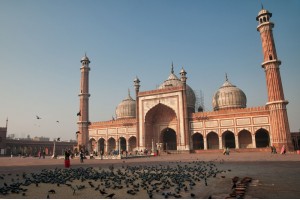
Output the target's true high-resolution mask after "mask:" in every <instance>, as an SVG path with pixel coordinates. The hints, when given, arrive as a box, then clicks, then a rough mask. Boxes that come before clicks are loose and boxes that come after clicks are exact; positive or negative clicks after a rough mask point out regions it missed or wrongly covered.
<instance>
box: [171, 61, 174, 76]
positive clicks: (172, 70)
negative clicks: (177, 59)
mask: <svg viewBox="0 0 300 200" xmlns="http://www.w3.org/2000/svg"><path fill="white" fill-rule="evenodd" d="M171 74H174V66H173V61H172V65H171Z"/></svg>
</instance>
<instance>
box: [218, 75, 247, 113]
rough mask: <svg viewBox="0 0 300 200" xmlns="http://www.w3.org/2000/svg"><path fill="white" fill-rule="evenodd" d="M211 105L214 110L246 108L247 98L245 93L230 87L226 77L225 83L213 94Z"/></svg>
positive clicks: (233, 86)
mask: <svg viewBox="0 0 300 200" xmlns="http://www.w3.org/2000/svg"><path fill="white" fill-rule="evenodd" d="M212 104H213V109H214V110H223V109H232V108H246V104H247V98H246V95H245V93H244V92H243V91H242V90H241V89H239V88H237V87H236V86H235V85H232V84H231V83H230V82H229V81H228V79H227V77H226V81H225V83H224V84H223V85H222V86H221V87H220V88H219V90H218V91H217V92H216V93H215V95H214V97H213V102H212Z"/></svg>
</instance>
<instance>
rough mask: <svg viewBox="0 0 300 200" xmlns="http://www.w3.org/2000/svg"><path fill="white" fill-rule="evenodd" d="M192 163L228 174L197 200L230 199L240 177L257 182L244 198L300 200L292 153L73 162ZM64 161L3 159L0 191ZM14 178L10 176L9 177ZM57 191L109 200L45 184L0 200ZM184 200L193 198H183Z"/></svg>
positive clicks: (299, 170)
mask: <svg viewBox="0 0 300 200" xmlns="http://www.w3.org/2000/svg"><path fill="white" fill-rule="evenodd" d="M192 161H206V162H209V161H213V163H215V164H216V167H217V168H218V169H219V170H223V171H224V173H221V174H218V175H217V177H216V178H215V179H209V180H208V186H207V187H205V186H204V185H203V184H200V185H198V186H197V188H196V189H194V190H195V191H194V193H195V194H196V195H197V196H196V198H208V197H209V196H211V197H212V198H226V197H228V196H229V193H230V192H231V187H232V178H233V177H235V176H238V177H240V178H243V177H251V178H252V179H253V180H252V182H251V183H250V184H249V186H248V188H247V190H246V194H245V196H244V198H272V199H277V198H288V199H293V198H297V199H299V197H300V184H299V179H300V167H299V166H300V155H298V154H294V153H293V154H292V153H289V154H287V155H280V154H275V155H274V154H270V153H267V152H248V153H246V152H243V153H237V152H233V153H231V154H230V155H229V156H225V155H222V154H220V153H202V154H176V155H175V154H171V155H163V156H158V157H150V158H135V159H122V160H98V159H91V160H90V159H87V160H85V161H84V163H80V162H79V159H73V160H71V168H78V167H94V168H99V167H101V168H102V169H108V168H109V166H112V165H113V166H114V167H115V168H116V169H118V168H121V167H122V166H124V165H125V166H141V165H145V166H150V165H154V166H155V165H161V166H167V165H170V166H173V165H175V164H176V163H182V164H184V163H190V162H192ZM63 163H64V160H63V159H50V158H46V159H38V158H19V157H13V158H8V157H5V158H3V157H2V158H0V175H1V176H3V175H4V176H3V177H4V181H2V180H0V187H3V184H4V182H5V183H7V184H9V183H10V182H11V179H12V178H14V180H15V179H16V174H21V173H23V172H26V173H31V172H34V173H37V172H39V171H41V170H42V169H54V168H64V165H63ZM8 174H10V175H8ZM50 187H51V188H55V190H56V194H55V195H51V198H105V196H100V195H98V194H97V196H93V195H92V194H91V192H84V193H80V194H78V195H77V196H73V195H72V192H71V191H69V190H66V189H64V188H63V187H60V188H58V187H56V185H54V186H53V185H50V186H49V185H47V184H44V185H42V184H41V186H40V187H39V188H37V187H36V186H35V185H34V184H33V185H31V186H29V187H28V192H27V193H26V196H22V195H21V194H8V195H6V196H3V195H1V194H0V198H18V199H19V198H46V195H47V191H48V189H49V188H50ZM115 193H116V195H115V196H114V197H113V198H118V199H120V198H148V197H147V196H145V194H143V193H141V194H140V195H136V196H126V195H127V194H126V193H124V194H123V193H122V192H121V193H117V192H115ZM153 198H163V196H154V197H153ZM182 198H190V196H188V195H187V194H186V195H184V194H183V195H182Z"/></svg>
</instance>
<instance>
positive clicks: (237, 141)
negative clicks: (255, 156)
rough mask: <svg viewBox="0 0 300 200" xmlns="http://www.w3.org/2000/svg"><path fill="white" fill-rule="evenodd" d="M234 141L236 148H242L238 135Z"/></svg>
mask: <svg viewBox="0 0 300 200" xmlns="http://www.w3.org/2000/svg"><path fill="white" fill-rule="evenodd" d="M234 140H235V148H236V149H239V148H240V144H239V136H238V135H234Z"/></svg>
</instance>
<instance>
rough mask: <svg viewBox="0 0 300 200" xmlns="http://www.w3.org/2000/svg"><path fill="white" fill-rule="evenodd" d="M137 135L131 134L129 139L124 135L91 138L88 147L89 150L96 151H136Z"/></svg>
mask: <svg viewBox="0 0 300 200" xmlns="http://www.w3.org/2000/svg"><path fill="white" fill-rule="evenodd" d="M136 141H137V140H136V137H135V136H130V137H128V138H127V139H126V138H125V137H123V136H121V137H114V136H111V137H109V138H108V139H105V138H103V137H101V138H99V139H96V138H94V137H93V138H90V140H89V144H88V149H89V152H95V153H101V152H102V153H111V152H112V151H118V150H120V151H128V152H131V151H134V150H135V149H136V147H137V142H136Z"/></svg>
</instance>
